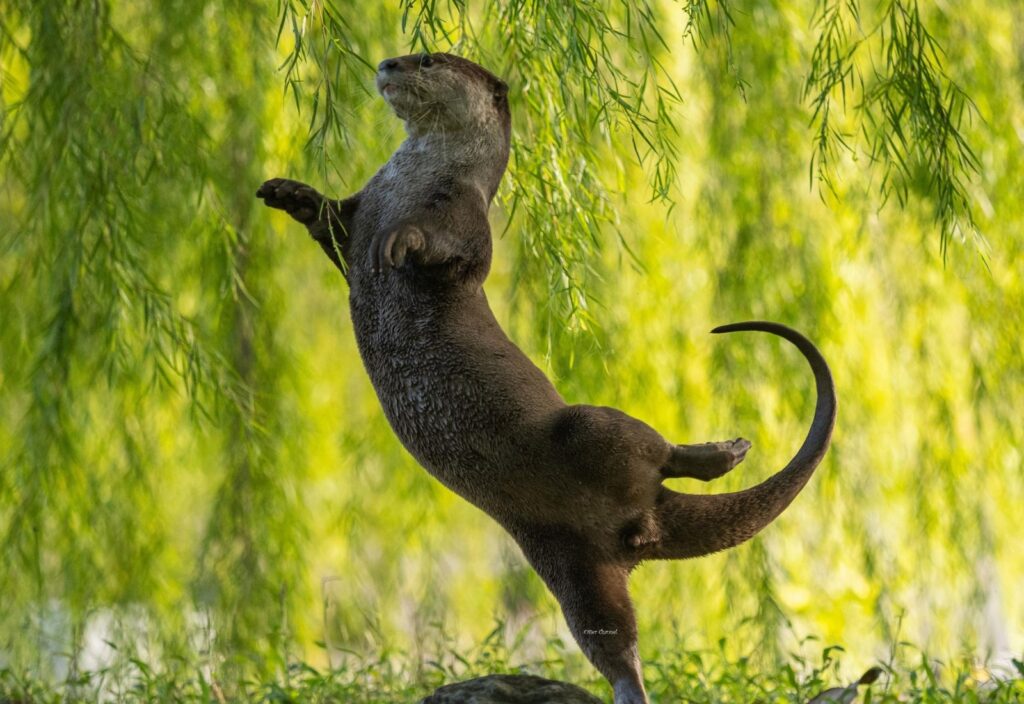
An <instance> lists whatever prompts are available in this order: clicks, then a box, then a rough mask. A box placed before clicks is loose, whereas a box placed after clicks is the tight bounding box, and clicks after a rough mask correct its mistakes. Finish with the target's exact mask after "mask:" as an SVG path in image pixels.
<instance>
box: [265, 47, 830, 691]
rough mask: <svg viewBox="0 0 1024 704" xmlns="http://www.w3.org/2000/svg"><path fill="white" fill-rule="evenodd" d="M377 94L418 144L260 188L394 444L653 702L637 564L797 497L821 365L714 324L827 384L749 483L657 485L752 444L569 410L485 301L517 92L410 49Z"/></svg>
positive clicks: (602, 658)
mask: <svg viewBox="0 0 1024 704" xmlns="http://www.w3.org/2000/svg"><path fill="white" fill-rule="evenodd" d="M377 87H378V89H379V90H380V93H381V95H383V96H384V99H385V100H386V101H387V102H388V103H389V104H390V105H391V107H392V108H393V109H394V111H395V113H396V114H397V115H398V117H400V118H401V119H402V120H404V121H405V127H406V130H407V132H408V138H407V139H406V140H405V142H403V143H402V145H401V146H400V147H399V148H398V151H396V152H395V153H394V154H393V155H392V157H391V159H390V160H389V161H388V162H387V163H386V164H385V165H384V166H383V167H382V168H381V169H380V170H379V171H378V172H377V174H376V175H375V176H374V177H373V178H372V179H370V181H369V183H367V184H366V186H365V187H364V188H363V189H362V190H361V191H360V192H359V193H357V194H355V195H353V196H350V197H348V198H344V199H342V200H329V199H327V198H326V197H324V196H323V195H321V194H320V193H318V192H317V191H316V190H315V189H313V188H311V187H310V186H307V185H305V184H302V183H298V182H296V181H291V180H286V179H273V180H270V181H267V182H266V183H264V184H263V185H262V186H261V187H260V189H259V191H258V192H257V196H259V197H260V198H262V199H263V200H264V201H265V203H266V204H267V205H268V206H270V207H273V208H280V209H282V210H285V211H286V212H288V213H289V214H290V215H291V216H292V217H294V218H295V219H296V220H298V221H299V222H301V223H303V224H304V225H306V226H307V227H308V228H309V231H310V233H311V234H312V236H313V238H314V239H315V240H316V241H317V242H318V243H319V244H320V245H321V247H323V249H324V251H325V252H326V253H327V256H328V257H330V259H331V261H333V262H334V264H335V265H336V266H337V267H338V268H339V269H341V271H342V273H343V274H344V275H345V276H346V278H347V279H348V283H349V302H350V304H351V310H352V324H353V328H354V330H355V334H356V340H357V342H358V345H359V351H360V354H361V355H362V358H363V362H364V364H365V366H366V370H367V372H368V373H369V376H370V380H371V381H372V382H373V386H374V389H375V390H376V392H377V396H378V397H379V399H380V402H381V405H382V406H383V408H384V413H385V415H386V416H387V419H388V421H389V422H390V423H391V427H392V428H394V431H395V433H396V434H397V435H398V438H399V439H400V440H401V441H402V444H403V445H404V446H405V447H406V448H407V449H408V450H409V452H411V453H412V455H413V456H414V457H415V458H416V459H417V460H418V461H419V462H420V464H422V465H423V466H424V467H426V469H427V470H428V471H429V472H430V473H431V474H433V475H434V476H435V477H437V478H438V479H439V480H440V481H441V482H442V483H444V485H445V486H447V487H448V488H450V489H451V490H452V491H454V492H456V493H457V494H459V495H460V496H462V497H464V498H466V499H467V500H469V501H470V502H472V503H473V504H475V505H476V506H478V507H480V508H481V509H483V510H484V511H486V512H487V513H488V514H489V515H490V516H492V517H493V518H494V519H495V520H497V521H498V523H500V524H501V526H502V527H503V528H505V530H507V531H508V532H509V533H510V534H511V535H512V537H513V538H514V539H515V540H516V542H517V543H518V544H519V546H520V547H521V548H522V550H523V554H524V555H525V556H526V559H527V560H528V561H529V562H530V564H531V565H532V566H533V567H534V569H536V571H537V573H538V574H539V575H540V576H541V578H542V579H543V580H544V582H545V584H547V586H548V588H550V589H551V591H552V592H553V593H554V595H555V597H556V598H557V599H558V602H559V604H560V605H561V607H562V611H563V613H564V614H565V618H566V621H567V622H568V624H569V628H570V629H571V631H572V634H573V636H574V637H575V638H576V641H577V642H578V643H579V645H580V647H581V648H582V650H583V652H584V653H585V654H586V656H587V657H588V658H589V659H590V661H591V662H592V663H593V664H594V666H595V667H597V669H598V670H599V671H600V672H601V674H603V675H604V676H605V677H606V678H607V679H608V681H609V682H610V683H611V685H612V687H613V689H614V691H615V702H616V704H641V703H643V702H646V701H647V695H646V693H645V691H644V685H643V678H642V674H641V666H640V660H639V657H638V654H637V631H636V622H635V619H634V616H633V607H632V604H631V602H630V599H629V593H628V590H627V578H628V576H629V573H630V571H631V570H632V569H633V568H634V567H635V566H636V565H637V564H639V563H640V562H641V561H643V560H649V559H677V558H686V557H697V556H699V555H706V554H708V553H712V552H715V551H718V550H723V549H725V548H728V547H731V546H734V545H737V544H739V543H741V542H743V541H745V540H747V539H748V538H750V537H751V536H753V535H754V534H755V533H757V532H758V531H759V530H761V529H762V528H763V527H764V526H766V525H767V524H768V523H769V522H771V521H772V520H773V519H774V518H775V517H776V516H778V515H779V513H781V512H782V510H783V509H785V508H786V506H787V505H788V504H789V503H790V501H792V500H793V498H794V497H795V496H796V494H797V493H798V492H799V491H800V489H801V488H802V487H803V486H804V484H805V483H806V482H807V480H808V479H809V478H810V476H811V473H812V472H813V471H814V468H815V467H816V466H817V464H818V462H819V461H820V460H821V458H822V456H823V455H824V453H825V450H826V448H827V447H828V443H829V438H830V436H831V432H832V426H833V423H834V420H835V412H836V398H835V390H834V387H833V383H832V377H831V374H830V372H829V369H828V366H827V365H826V363H825V360H824V359H823V358H822V357H821V355H820V354H819V353H818V351H817V349H815V347H814V346H813V345H812V344H811V343H810V342H809V341H808V340H806V339H805V338H804V337H803V336H801V335H800V334H799V333H797V332H795V331H793V330H790V329H789V328H787V327H785V326H783V325H778V324H775V323H766V322H749V323H739V324H735V325H727V326H725V327H720V328H716V329H715V330H714V331H713V332H732V331H738V330H760V331H765V332H771V333H774V334H776V335H779V336H781V337H784V338H786V339H787V340H789V341H790V342H792V343H793V344H795V345H796V346H797V348H798V349H799V350H800V351H801V352H802V353H803V354H804V356H805V357H806V358H807V360H808V362H809V363H810V366H811V369H812V371H813V373H814V378H815V382H816V384H817V394H818V400H817V405H816V408H815V412H814V420H813V422H812V425H811V430H810V432H809V434H808V436H807V439H806V440H805V441H804V444H803V446H802V447H801V448H800V450H799V452H798V453H797V454H796V456H795V457H794V458H793V460H792V461H791V462H790V463H789V465H787V466H786V468H785V469H783V470H782V471H781V472H779V473H778V474H776V475H774V476H773V477H771V478H770V479H768V480H767V481H765V482H764V483H762V484H760V485H758V486H756V487H754V488H752V489H748V490H746V491H741V492H737V493H731V494H719V495H711V496H703V495H690V494H681V493H677V492H675V491H672V490H670V489H667V488H665V487H664V486H662V482H663V481H664V480H665V479H666V478H669V477H693V478H696V479H702V480H710V479H714V478H716V477H719V476H721V475H722V474H724V473H725V472H727V471H729V470H730V469H731V468H732V467H734V466H735V465H736V464H737V463H738V462H740V461H741V460H742V459H743V457H744V455H745V454H746V452H747V450H748V449H749V447H750V443H748V442H747V441H746V440H742V439H737V440H732V441H728V442H716V443H706V444H703V445H675V444H672V443H669V442H667V441H666V440H665V439H664V438H662V437H661V435H659V434H658V433H657V432H656V431H655V430H654V429H653V428H651V427H650V426H648V425H646V424H645V423H642V422H641V421H639V420H636V419H635V418H631V417H630V416H627V415H626V414H624V413H622V412H620V411H618V410H615V409H614V408H600V407H595V406H584V405H573V406H570V405H567V404H566V403H565V401H563V400H562V397H561V396H559V394H558V392H557V391H556V390H555V389H554V387H553V386H552V385H551V383H550V382H549V381H548V379H547V378H546V377H545V376H544V374H543V373H542V372H541V371H540V370H539V369H538V368H537V367H536V366H534V364H533V363H532V362H530V360H529V359H528V358H527V357H526V355H524V354H523V353H522V352H521V351H520V350H519V349H518V348H517V347H516V346H515V345H514V344H513V343H512V342H511V341H510V340H509V339H508V337H506V335H505V333H504V332H503V331H502V330H501V328H500V327H499V326H498V323H497V321H496V320H495V319H494V315H493V314H492V313H491V309H490V307H489V306H488V304H487V298H486V296H485V295H484V292H483V289H482V287H481V285H482V284H483V281H484V279H485V277H486V276H487V272H488V270H489V268H490V263H491V232H490V227H489V225H488V222H487V211H488V208H489V207H490V203H491V200H492V199H493V198H494V194H495V192H496V191H497V189H498V183H499V181H500V180H501V177H502V174H503V173H504V172H505V167H506V165H507V163H508V157H509V135H510V114H509V105H508V86H507V85H506V84H505V83H504V82H502V81H501V80H499V79H498V78H497V77H495V76H494V75H493V74H491V73H490V72H489V71H487V70H485V69H483V68H481V67H480V66H477V65H476V64H474V63H472V62H470V61H467V60H466V59H463V58H460V57H458V56H452V55H450V54H417V55H411V56H403V57H399V58H394V59H387V60H386V61H383V62H382V63H381V64H380V66H379V69H378V73H377Z"/></svg>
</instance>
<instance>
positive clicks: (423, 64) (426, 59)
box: [420, 54, 434, 68]
mask: <svg viewBox="0 0 1024 704" xmlns="http://www.w3.org/2000/svg"><path fill="white" fill-rule="evenodd" d="M433 65H434V57H433V56H431V55H430V54H424V55H423V57H422V58H421V59H420V68H430V67H431V66H433Z"/></svg>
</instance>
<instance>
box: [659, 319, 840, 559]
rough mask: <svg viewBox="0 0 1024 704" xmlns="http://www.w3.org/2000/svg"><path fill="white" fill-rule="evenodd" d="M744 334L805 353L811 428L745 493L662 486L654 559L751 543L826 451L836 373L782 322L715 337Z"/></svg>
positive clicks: (735, 327)
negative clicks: (812, 394)
mask: <svg viewBox="0 0 1024 704" xmlns="http://www.w3.org/2000/svg"><path fill="white" fill-rule="evenodd" d="M744 330H757V331H761V332H770V333H772V334H774V335H778V336H779V337H783V338H785V339H787V340H789V341H790V342H792V343H793V344H794V345H796V347H797V349H799V350H800V352H801V353H803V355H804V357H805V358H806V359H807V361H808V363H809V364H810V365H811V371H812V372H813V373H814V381H815V384H816V386H817V394H818V400H817V404H816V406H815V409H814V420H813V421H812V422H811V429H810V431H809V432H808V433H807V438H806V439H805V440H804V444H803V445H801V446H800V449H799V450H798V451H797V453H796V455H795V456H794V457H793V459H791V460H790V461H789V464H787V465H786V466H785V468H784V469H783V470H782V471H781V472H779V473H778V474H775V475H774V476H772V477H770V478H769V479H767V480H766V481H764V482H762V483H761V484H758V485H757V486H755V487H752V488H750V489H746V490H745V491H738V492H735V493H729V494H712V495H707V496H702V495H695V494H680V493H678V492H675V491H671V490H670V489H667V488H664V487H662V489H661V492H662V494H661V496H660V497H659V504H658V508H657V520H658V524H659V525H660V527H661V534H662V538H661V540H660V541H659V542H658V543H655V544H653V545H651V548H652V550H651V554H650V555H649V557H651V558H654V559H679V558H688V557H699V556H700V555H707V554H708V553H713V552H718V551H719V550H725V549H726V548H731V547H733V546H734V545H739V544H740V543H742V542H744V541H746V540H749V539H750V538H752V537H753V536H754V535H756V534H757V533H758V532H759V531H760V530H761V529H762V528H764V527H765V526H766V525H768V524H769V523H771V522H772V521H773V520H774V519H775V518H776V517H777V516H778V515H779V514H780V513H782V512H783V511H784V510H785V508H786V507H787V506H789V504H790V502H791V501H792V500H793V499H794V498H795V497H796V495H797V494H798V493H800V490H801V489H803V487H804V485H805V484H806V483H807V480H808V479H810V478H811V474H813V473H814V469H815V467H817V466H818V463H819V462H820V461H821V458H822V457H823V456H824V455H825V451H826V450H827V449H828V444H829V440H830V438H831V437H832V427H833V426H834V425H835V420H836V405H837V402H836V390H835V384H834V383H833V381H832V373H831V372H830V371H829V368H828V364H826V362H825V359H824V358H823V357H822V356H821V353H820V352H819V351H818V349H817V348H816V347H815V346H814V345H813V344H812V343H811V342H810V340H808V339H807V338H805V337H804V336H803V335H801V334H800V333H798V332H796V331H795V330H793V329H791V328H788V327H786V326H785V325H780V324H779V323H769V322H763V321H752V322H747V323H734V324H732V325H723V326H721V327H717V328H715V329H714V330H712V331H711V332H713V333H723V332H739V331H744Z"/></svg>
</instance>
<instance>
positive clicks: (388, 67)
mask: <svg viewBox="0 0 1024 704" xmlns="http://www.w3.org/2000/svg"><path fill="white" fill-rule="evenodd" d="M396 68H398V59H384V60H383V61H381V62H380V65H378V66H377V70H378V71H393V70H394V69H396Z"/></svg>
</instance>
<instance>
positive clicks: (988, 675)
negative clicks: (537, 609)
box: [0, 628, 1024, 704]
mask: <svg viewBox="0 0 1024 704" xmlns="http://www.w3.org/2000/svg"><path fill="white" fill-rule="evenodd" d="M503 636H504V634H503V632H502V631H501V629H500V628H498V629H495V631H494V632H493V633H492V634H491V636H490V637H488V638H487V639H486V640H485V641H484V642H483V643H481V644H480V645H479V646H478V647H476V648H475V649H473V651H472V652H469V653H460V652H456V651H455V650H449V651H447V652H443V653H439V654H438V656H437V657H436V658H429V657H428V658H424V659H421V660H417V659H416V658H413V657H410V656H408V655H407V654H404V653H401V652H397V651H393V652H380V653H377V654H376V655H375V656H373V657H367V656H365V655H357V654H355V653H345V654H344V655H343V656H342V657H341V658H340V660H341V662H340V663H339V664H337V665H336V666H335V667H333V668H325V669H320V668H317V667H313V666H311V665H309V664H306V663H301V662H297V663H293V664H291V665H290V666H289V667H288V668H287V669H286V670H285V671H282V672H281V673H280V674H279V675H277V676H275V677H268V678H262V679H260V678H245V677H239V678H233V679H232V678H228V677H226V676H224V675H223V673H222V672H220V671H219V670H218V669H217V668H214V667H212V666H211V665H210V663H209V661H208V660H207V661H205V664H201V663H199V662H198V661H197V662H195V663H185V662H182V661H173V662H170V663H163V664H162V665H161V666H159V667H153V666H151V665H148V664H146V663H145V662H143V661H142V660H139V659H137V658H132V657H124V658H121V659H120V660H119V661H118V662H116V663H115V664H113V665H111V666H108V667H105V668H102V669H98V670H95V671H90V672H87V673H77V674H73V675H72V676H70V677H68V678H67V679H66V680H65V681H64V682H62V683H59V684H54V683H46V682H43V681H41V680H40V679H38V678H36V677H34V676H33V675H32V674H31V673H26V672H16V671H14V670H12V669H0V704H15V703H17V704H29V703H32V704H46V703H53V704H56V703H57V702H61V703H65V702H82V703H91V702H101V701H102V702H132V703H133V702H176V703H177V702H185V703H192V702H206V703H209V704H226V703H227V702H258V703H264V702H266V703H270V702H304V703H307V702H308V703H314V704H315V703H319V702H338V703H339V704H340V703H346V704H349V703H350V704H394V703H398V702H402V703H409V704H412V703H413V702H417V701H419V699H420V698H422V697H423V696H425V695H427V694H429V693H430V692H431V691H433V690H434V689H435V688H436V687H438V686H440V685H442V684H445V683H450V682H455V681H460V680H465V679H470V678H472V677H477V676H481V675H484V674H491V673H511V672H526V673H530V674H537V675H540V676H544V677H549V678H552V679H561V680H568V681H573V682H575V683H577V684H579V685H581V686H583V687H585V688H586V689H588V690H590V691H591V692H593V693H595V694H596V695H598V696H599V697H601V698H603V699H604V700H606V701H611V692H610V690H609V688H608V686H607V684H606V683H605V682H604V681H603V680H601V679H600V678H599V677H598V676H597V674H596V673H595V672H594V671H593V669H592V668H589V667H588V666H587V665H586V664H585V662H584V661H583V659H582V656H581V655H580V654H579V653H578V652H571V651H567V650H566V649H565V646H564V644H563V643H561V642H560V641H557V640H555V641H552V642H549V644H548V652H549V653H554V654H555V655H556V657H550V658H548V659H545V660H542V661H535V662H529V663H522V662H518V661H517V660H516V659H515V658H514V653H513V651H511V650H509V649H508V648H507V647H505V646H504V645H503V643H504V637H503ZM513 650H514V649H513ZM725 651H726V648H725V643H724V642H723V643H720V648H719V650H715V651H689V652H667V653H661V654H658V655H656V656H654V657H648V659H647V664H646V666H645V676H646V681H647V687H648V690H649V694H650V698H651V701H652V703H660V702H693V703H695V704H712V703H714V704H719V703H721V704H727V703H736V704H743V703H751V702H765V703H768V702H778V703H782V702H794V703H797V702H800V703H803V702H807V700H808V699H810V698H811V697H812V696H814V695H815V694H817V693H818V692H820V691H821V690H823V689H826V688H828V687H834V686H845V685H847V684H849V683H850V682H851V681H852V680H853V679H856V677H857V676H859V674H860V673H857V674H853V675H852V676H850V675H851V673H850V672H849V668H848V667H842V658H843V656H844V653H843V650H842V648H839V647H836V646H831V647H827V648H824V649H823V650H822V651H821V653H820V655H819V657H818V659H817V660H816V661H809V660H807V659H805V658H802V657H800V656H795V655H794V656H792V657H791V659H790V661H789V662H787V663H785V664H783V665H782V666H778V667H774V668H773V667H766V666H765V665H763V664H761V663H758V662H756V661H755V659H753V658H750V657H742V658H730V657H728V656H726V655H725V654H724V653H725ZM335 659H338V658H335ZM879 665H881V667H882V668H883V670H884V674H883V676H882V677H881V679H880V680H879V681H878V682H877V683H875V684H874V685H873V686H872V687H871V688H870V689H866V688H862V689H861V697H860V699H859V700H860V701H862V702H864V703H865V704H870V703H879V704H882V703H888V702H920V703H922V704H927V703H931V702H936V703H938V702H968V703H971V704H975V703H986V704H989V703H990V704H1003V703H1005V704H1010V703H1011V702H1013V703H1016V702H1024V663H1022V662H1021V661H1020V660H1013V667H1014V669H1015V672H1013V673H1005V674H1003V675H1002V676H996V675H994V674H993V673H992V672H991V671H989V670H987V669H986V668H983V667H980V666H978V665H977V664H976V663H971V662H968V661H961V662H954V663H940V662H938V661H935V660H933V659H931V658H929V657H928V656H927V655H926V654H924V653H922V652H921V651H920V650H918V649H916V648H914V647H913V646H910V645H909V644H905V643H902V644H899V646H897V647H895V648H893V656H892V657H891V658H890V661H889V662H887V663H879ZM841 670H842V671H843V674H842V675H840V674H839V673H840V671H841Z"/></svg>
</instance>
